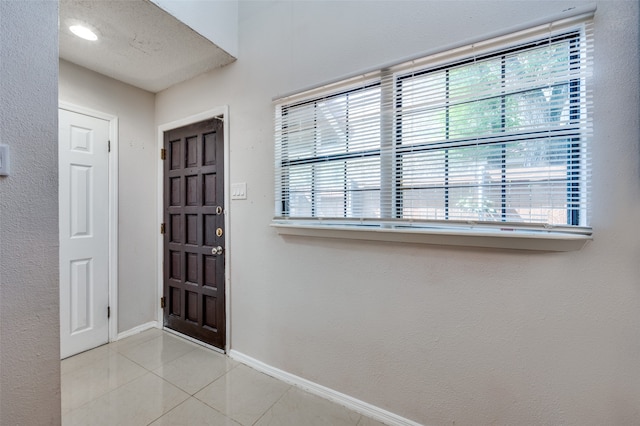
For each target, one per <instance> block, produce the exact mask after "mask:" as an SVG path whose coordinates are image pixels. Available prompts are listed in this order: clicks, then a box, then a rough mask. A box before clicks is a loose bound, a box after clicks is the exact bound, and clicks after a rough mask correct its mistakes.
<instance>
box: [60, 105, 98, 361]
mask: <svg viewBox="0 0 640 426" xmlns="http://www.w3.org/2000/svg"><path fill="white" fill-rule="evenodd" d="M58 136H59V141H58V162H59V164H58V165H59V187H58V190H59V193H58V198H59V199H58V201H59V229H60V355H61V357H62V358H66V357H68V356H71V355H74V354H76V353H79V352H82V351H85V350H88V349H92V348H95V347H96V346H99V345H102V344H104V343H107V342H108V341H109V328H108V318H107V307H108V304H109V275H108V274H109V271H108V266H109V257H108V256H109V240H108V238H109V213H108V205H109V198H108V197H109V186H108V185H109V184H108V173H109V172H108V164H109V152H108V141H109V122H108V121H106V120H101V119H98V118H94V117H89V116H86V115H84V114H78V113H75V112H70V111H67V110H62V109H61V110H59V135H58Z"/></svg>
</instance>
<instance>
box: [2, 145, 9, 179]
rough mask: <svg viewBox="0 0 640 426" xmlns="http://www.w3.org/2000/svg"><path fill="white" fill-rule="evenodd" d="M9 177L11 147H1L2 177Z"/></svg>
mask: <svg viewBox="0 0 640 426" xmlns="http://www.w3.org/2000/svg"><path fill="white" fill-rule="evenodd" d="M8 175H9V145H0V176H8Z"/></svg>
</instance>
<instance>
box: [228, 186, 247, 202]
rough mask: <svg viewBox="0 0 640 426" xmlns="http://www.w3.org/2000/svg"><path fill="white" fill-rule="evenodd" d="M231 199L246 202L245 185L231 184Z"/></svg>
mask: <svg viewBox="0 0 640 426" xmlns="http://www.w3.org/2000/svg"><path fill="white" fill-rule="evenodd" d="M231 199H232V200H246V199H247V184H246V182H242V183H232V184H231Z"/></svg>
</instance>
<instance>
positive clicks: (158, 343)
mask: <svg viewBox="0 0 640 426" xmlns="http://www.w3.org/2000/svg"><path fill="white" fill-rule="evenodd" d="M198 348H199V346H197V345H196V344H195V343H191V342H188V341H186V340H184V339H180V338H179V337H173V336H171V335H169V334H166V333H165V334H163V335H161V336H158V337H155V338H153V339H151V340H147V341H145V342H142V343H140V344H138V345H135V346H133V347H125V348H124V349H122V350H121V349H118V352H119V353H121V354H122V355H124V356H126V357H127V358H129V359H130V360H131V361H133V362H135V363H137V364H140V365H141V366H143V367H144V368H146V369H147V370H154V369H156V368H158V367H160V366H161V365H162V364H164V363H167V362H171V361H173V360H174V359H176V358H179V357H181V356H182V355H185V354H187V353H189V352H191V351H194V350H196V349H198Z"/></svg>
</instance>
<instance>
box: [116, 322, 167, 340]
mask: <svg viewBox="0 0 640 426" xmlns="http://www.w3.org/2000/svg"><path fill="white" fill-rule="evenodd" d="M150 328H160V327H159V326H158V321H149V322H147V323H145V324H140V325H139V326H137V327H133V328H131V329H129V330H127V331H123V332H122V333H118V337H117V338H116V340H120V339H124V338H125V337H129V336H133V335H134V334H138V333H142V332H143V331H146V330H149V329H150Z"/></svg>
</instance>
